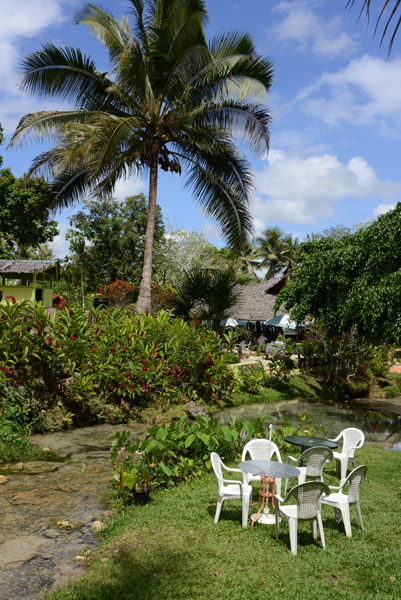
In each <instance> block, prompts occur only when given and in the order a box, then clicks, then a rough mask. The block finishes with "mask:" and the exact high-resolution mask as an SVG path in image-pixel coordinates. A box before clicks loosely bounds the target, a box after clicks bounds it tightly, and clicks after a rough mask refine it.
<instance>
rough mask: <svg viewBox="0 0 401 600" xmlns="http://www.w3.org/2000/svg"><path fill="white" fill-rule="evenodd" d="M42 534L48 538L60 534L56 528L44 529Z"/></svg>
mask: <svg viewBox="0 0 401 600" xmlns="http://www.w3.org/2000/svg"><path fill="white" fill-rule="evenodd" d="M44 535H45V536H46V537H47V538H49V539H51V540H52V539H54V538H57V537H59V536H60V535H61V534H60V532H59V531H57V529H46V531H45V533H44Z"/></svg>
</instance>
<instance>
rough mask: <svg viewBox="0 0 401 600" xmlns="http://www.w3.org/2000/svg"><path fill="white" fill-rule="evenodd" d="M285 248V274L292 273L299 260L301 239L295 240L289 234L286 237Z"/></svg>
mask: <svg viewBox="0 0 401 600" xmlns="http://www.w3.org/2000/svg"><path fill="white" fill-rule="evenodd" d="M285 244H286V245H285V248H284V250H283V262H285V267H284V271H283V274H286V273H290V272H291V271H292V270H293V268H294V267H295V265H296V264H297V260H298V253H299V239H298V238H293V237H292V235H291V234H290V233H289V234H288V235H287V236H286V237H285Z"/></svg>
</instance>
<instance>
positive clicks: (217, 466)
mask: <svg viewBox="0 0 401 600" xmlns="http://www.w3.org/2000/svg"><path fill="white" fill-rule="evenodd" d="M210 460H211V462H212V467H213V471H214V472H215V475H216V477H217V481H218V483H219V497H218V500H217V507H216V515H215V517H214V522H215V523H217V522H218V520H219V518H220V513H221V508H222V506H223V503H224V501H225V500H242V527H247V525H248V516H249V503H250V499H251V495H252V486H250V485H247V484H246V483H244V482H243V481H238V480H235V479H234V480H233V479H225V478H224V477H223V473H222V469H224V470H225V471H230V472H233V473H242V471H241V469H234V468H231V467H226V465H225V464H224V463H223V461H222V460H221V458H220V456H219V455H218V454H217V453H216V452H212V453H211V454H210ZM224 484H228V485H224Z"/></svg>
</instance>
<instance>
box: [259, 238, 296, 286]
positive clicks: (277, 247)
mask: <svg viewBox="0 0 401 600" xmlns="http://www.w3.org/2000/svg"><path fill="white" fill-rule="evenodd" d="M256 244H257V250H256V256H257V257H258V258H261V259H262V260H261V261H260V263H259V265H258V268H259V269H266V268H267V271H266V275H265V279H266V280H268V279H271V278H272V277H274V276H275V275H276V274H277V273H279V272H280V271H281V270H282V269H283V268H284V267H285V265H286V257H285V251H286V250H287V247H288V244H287V241H286V238H285V236H284V232H283V231H282V230H281V229H280V228H279V227H268V228H267V229H266V230H265V231H264V232H263V234H262V235H261V236H259V237H258V238H257V239H256Z"/></svg>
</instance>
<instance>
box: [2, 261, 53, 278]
mask: <svg viewBox="0 0 401 600" xmlns="http://www.w3.org/2000/svg"><path fill="white" fill-rule="evenodd" d="M43 271H46V273H49V274H51V275H56V277H58V276H59V273H60V264H59V261H57V260H0V275H28V274H34V273H42V272H43Z"/></svg>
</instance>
